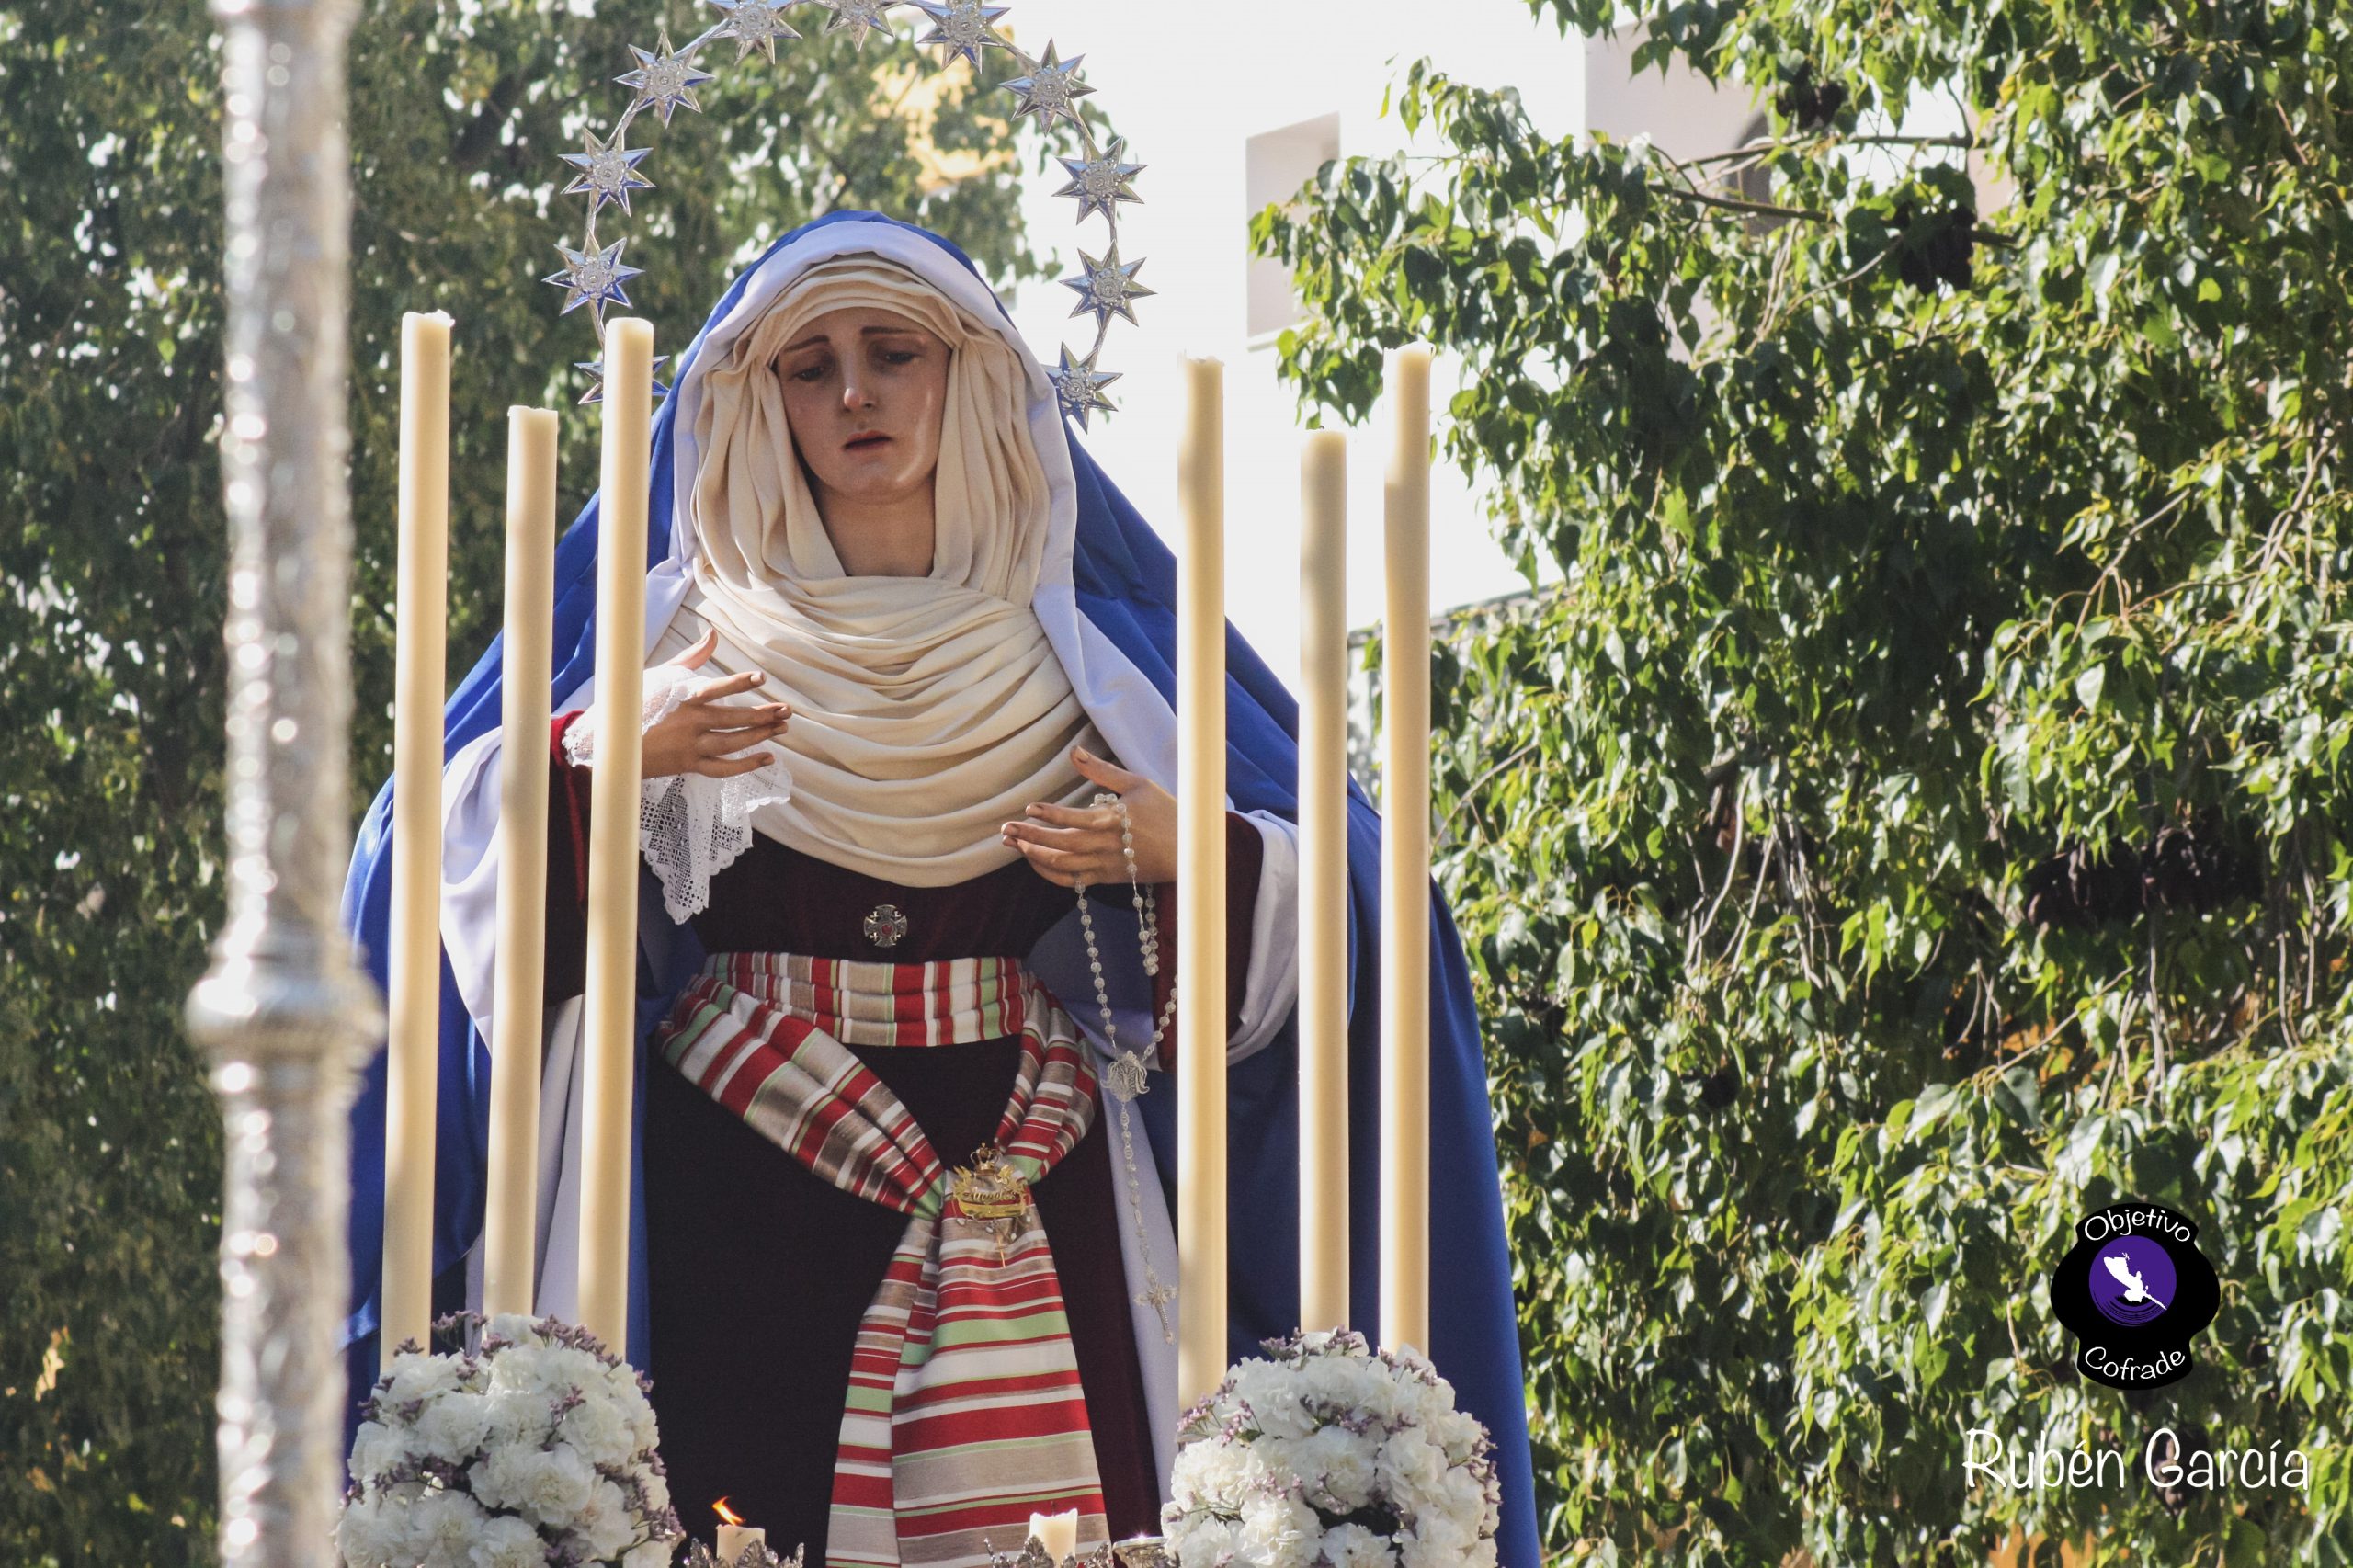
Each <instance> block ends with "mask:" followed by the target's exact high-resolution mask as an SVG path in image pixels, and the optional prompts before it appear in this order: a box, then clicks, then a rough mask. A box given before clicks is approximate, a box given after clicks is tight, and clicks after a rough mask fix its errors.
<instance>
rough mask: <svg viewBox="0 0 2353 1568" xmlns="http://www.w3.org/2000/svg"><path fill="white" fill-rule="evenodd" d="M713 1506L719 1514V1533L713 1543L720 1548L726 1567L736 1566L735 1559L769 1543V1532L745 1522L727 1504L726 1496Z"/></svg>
mask: <svg viewBox="0 0 2353 1568" xmlns="http://www.w3.org/2000/svg"><path fill="white" fill-rule="evenodd" d="M711 1507H712V1508H713V1509H715V1510H717V1512H718V1514H719V1534H718V1536H717V1537H716V1538H715V1539H714V1540H712V1542H711V1545H712V1546H714V1547H715V1548H717V1549H718V1556H719V1561H720V1562H722V1563H724V1564H725V1565H726V1568H735V1560H736V1559H737V1558H739V1557H741V1556H743V1555H744V1553H745V1552H746V1551H750V1550H751V1549H752V1548H753V1547H756V1546H766V1545H767V1543H768V1532H767V1530H765V1529H755V1528H752V1527H751V1526H749V1525H747V1524H745V1522H744V1520H743V1517H742V1516H741V1515H739V1514H737V1513H736V1512H735V1510H734V1509H733V1508H731V1507H729V1506H727V1499H726V1498H724V1497H722V1498H721V1499H720V1500H719V1501H718V1502H716V1503H713V1504H712V1505H711Z"/></svg>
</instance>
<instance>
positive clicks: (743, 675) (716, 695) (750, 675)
mask: <svg viewBox="0 0 2353 1568" xmlns="http://www.w3.org/2000/svg"><path fill="white" fill-rule="evenodd" d="M767 678H768V677H767V671H765V670H738V671H736V672H735V673H734V674H733V675H732V676H722V677H721V678H720V679H718V680H715V681H712V682H711V683H710V685H709V686H707V687H703V688H702V689H701V690H700V691H698V692H696V693H695V694H694V695H693V696H692V697H689V698H688V699H687V700H686V702H685V703H683V704H681V706H693V707H701V708H708V707H710V705H711V704H712V703H714V702H717V701H718V700H719V699H721V698H723V697H733V696H735V695H736V694H737V693H739V692H745V691H749V690H751V689H752V688H753V687H756V686H758V685H759V684H760V683H761V682H763V681H765V680H767Z"/></svg>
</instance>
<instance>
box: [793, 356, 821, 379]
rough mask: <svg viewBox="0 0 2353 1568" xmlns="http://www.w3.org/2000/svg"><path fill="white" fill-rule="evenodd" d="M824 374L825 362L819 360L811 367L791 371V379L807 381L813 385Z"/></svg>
mask: <svg viewBox="0 0 2353 1568" xmlns="http://www.w3.org/2000/svg"><path fill="white" fill-rule="evenodd" d="M824 373H825V362H824V360H823V359H820V360H818V361H817V362H816V363H815V364H813V365H808V366H804V367H803V368H801V369H798V370H795V371H793V372H792V379H793V380H794V381H808V382H814V381H817V380H818V379H819V378H821V377H823V376H824Z"/></svg>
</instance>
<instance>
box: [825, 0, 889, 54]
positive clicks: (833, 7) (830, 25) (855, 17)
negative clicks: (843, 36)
mask: <svg viewBox="0 0 2353 1568" xmlns="http://www.w3.org/2000/svg"><path fill="white" fill-rule="evenodd" d="M812 3H813V4H814V5H818V6H824V8H825V9H826V10H828V11H830V12H832V13H833V16H832V17H830V18H829V19H828V20H827V21H826V23H825V30H826V31H827V32H829V33H838V32H847V33H849V34H850V35H851V38H850V42H852V43H854V44H856V45H858V48H860V49H864V48H865V47H866V40H867V37H868V35H869V34H871V33H881V34H883V35H884V36H885V37H888V36H889V35H890V31H891V28H890V25H889V24H888V23H886V22H884V21H883V20H882V13H883V12H885V11H888V10H890V9H891V8H892V6H901V5H904V4H905V3H906V0H812Z"/></svg>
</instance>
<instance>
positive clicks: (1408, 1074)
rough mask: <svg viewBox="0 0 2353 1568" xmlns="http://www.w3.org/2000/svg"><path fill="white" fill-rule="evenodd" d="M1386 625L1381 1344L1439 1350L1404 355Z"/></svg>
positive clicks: (1405, 353)
mask: <svg viewBox="0 0 2353 1568" xmlns="http://www.w3.org/2000/svg"><path fill="white" fill-rule="evenodd" d="M1390 399H1391V409H1392V418H1393V420H1394V430H1395V438H1396V447H1395V450H1394V453H1393V455H1392V460H1391V465H1390V470H1389V483H1388V494H1387V501H1388V505H1387V514H1388V515H1387V519H1386V522H1387V528H1386V532H1387V541H1386V542H1387V549H1388V555H1387V561H1386V567H1387V591H1386V596H1385V597H1386V605H1385V608H1384V612H1383V616H1382V621H1381V1345H1382V1346H1383V1347H1384V1348H1387V1349H1392V1350H1393V1349H1396V1348H1398V1347H1399V1346H1407V1345H1410V1346H1413V1347H1414V1348H1415V1349H1417V1350H1421V1351H1424V1352H1427V1350H1428V1349H1429V1343H1430V1335H1429V1229H1430V1221H1429V1200H1430V1176H1429V1168H1430V1167H1429V1153H1430V1152H1429V1082H1430V1073H1429V1007H1430V1003H1429V941H1430V904H1429V864H1430V824H1429V816H1430V746H1429V729H1430V353H1429V350H1428V349H1427V348H1425V347H1419V346H1415V347H1406V348H1404V349H1401V350H1399V351H1398V354H1397V357H1396V361H1395V364H1394V367H1393V369H1392V373H1391V381H1390Z"/></svg>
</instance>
